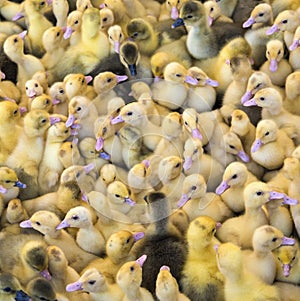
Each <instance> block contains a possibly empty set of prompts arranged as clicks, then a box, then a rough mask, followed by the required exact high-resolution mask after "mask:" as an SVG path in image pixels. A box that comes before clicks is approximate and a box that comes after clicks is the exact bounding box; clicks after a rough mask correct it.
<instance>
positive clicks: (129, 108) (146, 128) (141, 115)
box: [111, 103, 161, 150]
mask: <svg viewBox="0 0 300 301" xmlns="http://www.w3.org/2000/svg"><path fill="white" fill-rule="evenodd" d="M119 122H125V123H127V124H130V125H131V126H135V127H138V128H139V129H140V130H141V134H142V138H143V144H144V145H145V146H146V147H147V148H148V149H149V150H154V149H155V147H156V146H157V144H158V143H159V141H160V139H161V129H160V128H159V127H157V126H155V125H154V124H153V123H151V122H150V121H149V120H148V118H147V115H146V110H145V109H144V107H143V106H142V105H141V104H139V103H129V104H127V105H126V106H125V107H123V108H122V109H121V110H120V113H119V115H118V116H117V117H115V118H114V119H112V120H111V123H112V124H116V123H119Z"/></svg>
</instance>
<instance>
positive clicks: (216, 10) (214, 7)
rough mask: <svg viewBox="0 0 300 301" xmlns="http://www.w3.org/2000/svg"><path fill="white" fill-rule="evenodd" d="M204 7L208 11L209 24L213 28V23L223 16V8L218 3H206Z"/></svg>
mask: <svg viewBox="0 0 300 301" xmlns="http://www.w3.org/2000/svg"><path fill="white" fill-rule="evenodd" d="M203 5H204V7H205V9H206V13H207V20H208V24H209V26H212V25H213V22H214V21H215V20H216V19H218V18H219V17H220V16H221V14H222V11H221V8H220V6H219V5H218V3H217V2H216V1H206V2H204V3H203Z"/></svg>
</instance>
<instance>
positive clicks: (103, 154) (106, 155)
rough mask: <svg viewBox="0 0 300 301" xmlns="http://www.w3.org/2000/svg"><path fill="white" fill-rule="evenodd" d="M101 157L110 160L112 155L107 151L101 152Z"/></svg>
mask: <svg viewBox="0 0 300 301" xmlns="http://www.w3.org/2000/svg"><path fill="white" fill-rule="evenodd" d="M99 157H100V158H101V159H104V160H110V154H108V153H106V152H105V151H102V152H100V153H99Z"/></svg>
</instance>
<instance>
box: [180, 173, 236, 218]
mask: <svg viewBox="0 0 300 301" xmlns="http://www.w3.org/2000/svg"><path fill="white" fill-rule="evenodd" d="M177 204H178V207H182V209H183V210H184V211H185V212H186V213H187V215H188V217H189V219H190V221H192V220H194V219H196V218H197V217H198V216H200V215H201V216H203V215H205V216H209V217H211V218H213V219H214V220H215V221H219V222H223V221H225V220H226V219H228V218H230V217H233V212H232V211H231V210H230V209H229V208H228V207H227V205H226V204H225V203H224V202H223V201H222V199H221V198H220V197H219V196H218V195H216V194H214V193H212V192H206V183H205V179H204V178H203V176H202V175H200V174H191V175H189V176H187V177H186V178H185V179H184V181H183V185H182V195H181V197H180V199H179V201H178V203H177Z"/></svg>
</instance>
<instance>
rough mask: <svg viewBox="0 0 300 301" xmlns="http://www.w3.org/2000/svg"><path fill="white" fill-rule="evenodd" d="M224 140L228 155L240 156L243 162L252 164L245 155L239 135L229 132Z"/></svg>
mask: <svg viewBox="0 0 300 301" xmlns="http://www.w3.org/2000/svg"><path fill="white" fill-rule="evenodd" d="M223 138H224V143H225V150H226V152H227V153H230V154H233V155H236V156H238V157H239V158H240V159H241V160H242V161H243V162H246V163H247V162H250V158H249V156H248V155H247V154H246V153H245V151H244V149H243V145H242V142H241V140H240V138H239V137H238V135H237V134H235V133H233V132H230V131H229V132H227V133H225V134H224V136H223Z"/></svg>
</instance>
